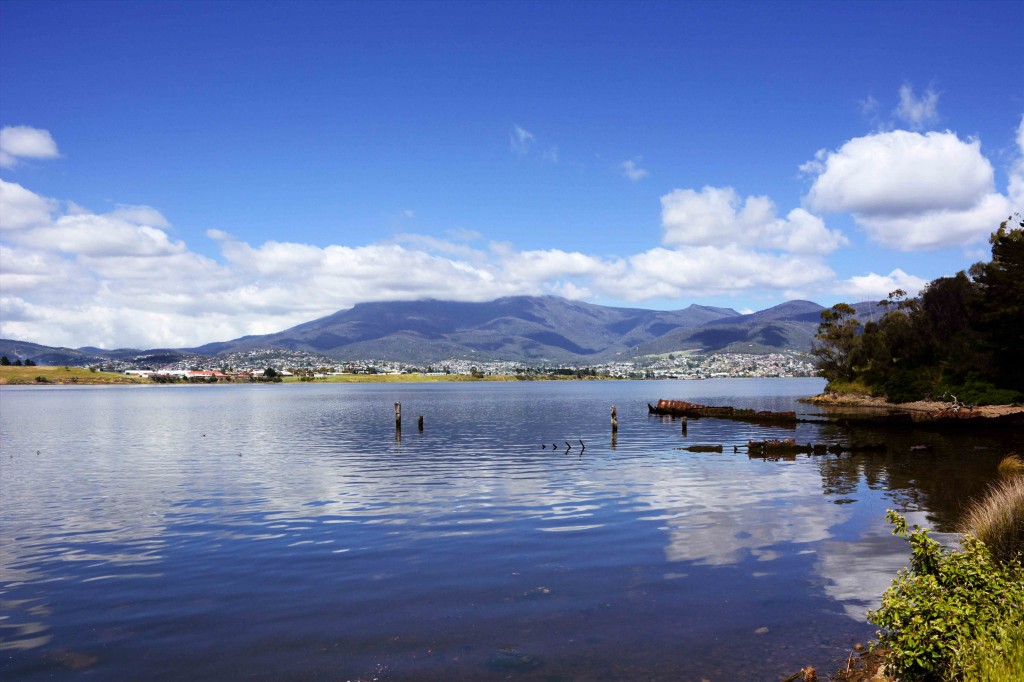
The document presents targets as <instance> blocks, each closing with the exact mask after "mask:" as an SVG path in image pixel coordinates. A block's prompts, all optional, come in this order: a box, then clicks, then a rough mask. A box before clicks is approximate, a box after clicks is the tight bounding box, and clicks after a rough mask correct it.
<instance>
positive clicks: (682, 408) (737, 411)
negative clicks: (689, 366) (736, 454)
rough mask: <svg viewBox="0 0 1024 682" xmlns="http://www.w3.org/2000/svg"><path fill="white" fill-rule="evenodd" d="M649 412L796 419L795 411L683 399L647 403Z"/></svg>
mask: <svg viewBox="0 0 1024 682" xmlns="http://www.w3.org/2000/svg"><path fill="white" fill-rule="evenodd" d="M647 410H648V413H649V414H660V415H667V416H670V417H686V418H690V419H700V418H701V417H717V418H719V419H738V420H741V421H751V422H761V423H776V424H795V423H796V422H797V421H798V420H797V417H796V412H770V411H768V410H748V409H742V408H737V407H730V406H728V405H723V406H714V405H699V404H697V403H688V402H686V401H685V400H659V401H658V404H657V405H651V404H650V403H647Z"/></svg>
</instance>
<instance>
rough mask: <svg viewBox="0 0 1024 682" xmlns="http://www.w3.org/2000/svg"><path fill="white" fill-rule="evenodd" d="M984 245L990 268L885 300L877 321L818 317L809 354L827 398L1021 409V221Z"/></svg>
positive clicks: (975, 268) (828, 313)
mask: <svg viewBox="0 0 1024 682" xmlns="http://www.w3.org/2000/svg"><path fill="white" fill-rule="evenodd" d="M989 243H990V244H991V246H992V259H991V260H990V261H988V262H981V263H975V264H974V265H972V266H971V267H970V268H969V269H968V270H967V271H960V272H958V273H956V275H954V276H952V277H940V278H939V279H936V280H934V281H932V282H929V283H928V285H927V286H926V287H925V288H924V289H923V290H922V291H921V294H920V295H919V296H918V297H917V298H909V297H908V296H907V294H906V292H904V291H902V290H899V289H898V290H896V291H894V292H892V293H891V294H889V297H888V298H887V299H886V300H884V301H881V302H880V303H879V304H878V306H879V311H878V312H879V313H880V317H878V319H877V321H875V320H870V321H868V322H865V323H863V324H862V323H861V321H860V320H858V319H857V314H856V312H857V311H855V310H854V308H853V307H852V306H850V305H848V304H846V303H839V304H836V305H834V306H832V308H830V309H828V310H825V311H823V312H822V314H821V318H822V320H821V324H819V325H818V333H817V335H816V337H815V338H816V340H817V341H816V343H815V346H814V349H813V353H814V355H815V356H816V358H817V366H818V369H819V371H820V372H821V375H822V376H823V377H825V379H827V380H828V382H829V384H828V390H832V391H839V392H864V393H870V394H871V395H874V396H885V397H887V398H888V399H889V400H890V401H891V402H896V403H903V402H911V401H914V400H924V399H929V398H930V399H934V400H943V399H946V400H951V399H952V396H956V398H957V399H958V400H960V401H961V402H963V403H966V404H978V405H984V404H999V403H1015V402H1022V401H1024V218H1022V216H1021V215H1020V214H1017V215H1015V216H1011V217H1010V218H1008V219H1007V220H1005V221H1004V222H1003V223H1002V224H1001V225H1000V226H999V229H998V230H996V231H995V232H994V233H992V235H991V237H990V238H989ZM872 317H875V316H874V315H872Z"/></svg>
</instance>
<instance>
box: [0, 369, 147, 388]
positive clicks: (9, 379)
mask: <svg viewBox="0 0 1024 682" xmlns="http://www.w3.org/2000/svg"><path fill="white" fill-rule="evenodd" d="M151 383H153V382H152V381H150V380H149V379H140V378H139V377H132V376H126V375H124V374H119V373H117V372H98V371H97V372H93V371H92V370H90V369H89V368H87V367H50V366H45V365H43V366H36V367H18V366H15V365H4V366H0V385H2V384H7V385H25V384H35V385H43V386H45V385H47V384H151Z"/></svg>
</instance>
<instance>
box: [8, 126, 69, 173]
mask: <svg viewBox="0 0 1024 682" xmlns="http://www.w3.org/2000/svg"><path fill="white" fill-rule="evenodd" d="M58 156H60V153H59V152H58V151H57V143H56V142H54V140H53V137H52V136H51V135H50V132H49V131H48V130H42V129H40V128H31V127H29V126H4V127H3V128H2V129H0V166H2V167H3V168H11V167H13V166H16V165H17V164H18V161H19V160H21V159H53V158H56V157H58Z"/></svg>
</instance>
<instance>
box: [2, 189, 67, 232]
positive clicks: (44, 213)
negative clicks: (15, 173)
mask: <svg viewBox="0 0 1024 682" xmlns="http://www.w3.org/2000/svg"><path fill="white" fill-rule="evenodd" d="M57 208H58V204H57V202H56V201H54V200H52V199H46V198H44V197H41V196H39V195H38V194H36V193H35V192H32V191H31V190H28V189H25V188H24V187H22V186H21V185H19V184H18V183H16V182H7V181H6V180H0V230H2V231H5V232H6V231H10V230H22V229H25V228H28V227H35V226H39V225H48V224H49V223H50V221H51V219H52V215H53V213H54V212H55V211H56V210H57Z"/></svg>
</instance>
